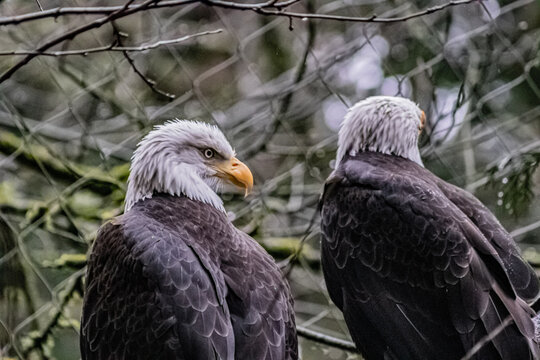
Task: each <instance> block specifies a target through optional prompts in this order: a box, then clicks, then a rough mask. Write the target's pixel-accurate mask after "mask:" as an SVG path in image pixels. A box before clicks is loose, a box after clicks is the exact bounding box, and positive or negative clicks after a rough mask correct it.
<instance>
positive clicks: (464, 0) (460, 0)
mask: <svg viewBox="0 0 540 360" xmlns="http://www.w3.org/2000/svg"><path fill="white" fill-rule="evenodd" d="M480 1H482V0H452V1H449V2H448V3H446V4H442V5H437V6H432V7H430V8H427V9H425V10H423V11H419V12H416V13H413V14H410V15H405V16H399V17H395V18H379V17H377V15H372V16H368V17H358V16H342V15H329V14H314V13H297V12H288V11H282V10H280V9H278V10H267V8H269V6H263V7H258V6H251V5H249V4H238V3H235V2H230V1H221V0H205V1H204V3H205V4H208V5H210V6H220V7H224V8H229V9H237V10H251V11H254V12H256V13H258V14H261V15H267V16H284V17H289V18H299V19H318V20H335V21H351V22H371V23H393V22H401V21H407V20H410V19H414V18H417V17H421V16H424V15H429V14H432V13H434V12H438V11H441V10H444V9H446V8H448V7H451V6H457V5H464V4H470V3H472V2H480ZM274 7H275V5H274Z"/></svg>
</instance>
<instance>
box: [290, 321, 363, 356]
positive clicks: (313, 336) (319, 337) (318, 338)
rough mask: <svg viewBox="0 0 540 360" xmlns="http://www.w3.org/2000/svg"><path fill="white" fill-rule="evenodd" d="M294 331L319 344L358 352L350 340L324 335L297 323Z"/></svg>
mask: <svg viewBox="0 0 540 360" xmlns="http://www.w3.org/2000/svg"><path fill="white" fill-rule="evenodd" d="M296 332H297V333H298V335H300V336H302V337H304V338H306V339H309V340H312V341H315V342H318V343H320V344H324V345H329V346H332V347H335V348H338V349H341V350H345V351H349V352H353V353H358V350H357V349H356V346H355V345H354V343H352V342H350V341H347V340H343V339H338V338H336V337H333V336H330V335H326V334H323V333H320V332H317V331H314V330H311V329H308V328H306V327H303V326H299V325H298V326H296Z"/></svg>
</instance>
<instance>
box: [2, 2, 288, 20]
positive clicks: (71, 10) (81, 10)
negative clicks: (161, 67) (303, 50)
mask: <svg viewBox="0 0 540 360" xmlns="http://www.w3.org/2000/svg"><path fill="white" fill-rule="evenodd" d="M298 1H299V0H287V1H281V2H277V1H267V2H264V3H258V4H249V5H247V4H236V5H237V8H239V9H245V10H247V9H248V7H249V9H253V8H274V9H282V8H284V7H287V6H290V5H292V4H294V3H296V2H298ZM197 2H198V0H170V1H160V2H156V3H154V4H151V5H150V6H148V7H145V8H147V9H161V8H167V7H175V6H182V5H187V4H192V3H197ZM142 5H143V4H141V5H130V6H129V7H128V9H129V10H133V9H137V8H140V7H141V6H142ZM122 8H123V6H92V7H58V8H54V9H49V10H45V11H40V12H33V13H28V14H21V15H15V16H5V17H0V26H3V25H17V24H20V23H23V22H28V21H34V20H40V19H45V18H58V17H61V16H66V15H109V14H112V13H113V12H115V11H118V10H121V9H122Z"/></svg>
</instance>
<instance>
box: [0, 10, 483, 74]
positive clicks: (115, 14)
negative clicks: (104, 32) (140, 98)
mask: <svg viewBox="0 0 540 360" xmlns="http://www.w3.org/2000/svg"><path fill="white" fill-rule="evenodd" d="M298 1H299V0H284V1H281V2H278V1H275V0H269V1H266V2H263V3H257V4H244V3H236V2H228V1H221V0H203V1H201V3H202V4H205V5H207V6H217V7H222V8H228V9H234V10H248V11H253V12H256V13H257V14H261V15H265V16H284V17H288V18H289V19H292V18H301V19H321V20H335V21H352V22H372V23H391V22H400V21H407V20H409V19H413V18H417V17H421V16H424V15H428V14H431V13H434V12H437V11H440V10H443V9H445V8H447V7H451V6H457V5H463V4H469V3H472V2H477V1H482V0H452V1H450V2H448V3H446V4H442V5H438V6H433V7H430V8H428V9H426V10H423V11H419V12H416V13H413V14H410V15H405V16H401V17H396V18H379V17H377V15H372V16H370V17H353V16H341V15H328V14H315V13H296V12H287V11H284V10H283V9H284V8H286V7H287V6H290V5H292V4H294V3H296V2H298ZM133 2H134V0H129V1H128V2H126V4H124V5H123V6H110V7H88V8H56V9H52V10H48V11H42V12H38V13H30V14H24V15H18V16H13V17H3V18H0V26H1V25H10V24H11V25H12V24H18V23H21V22H25V21H31V20H36V19H42V18H46V17H54V18H56V17H58V16H60V15H67V14H108V15H107V16H105V17H101V18H98V19H96V20H94V21H92V22H90V23H87V24H85V25H82V26H79V27H77V28H75V29H73V30H70V31H68V32H66V33H64V34H62V35H60V36H57V37H55V38H53V39H52V40H50V41H48V42H46V43H45V44H44V45H41V46H40V47H39V48H37V49H36V51H35V52H32V53H29V54H27V55H26V56H25V57H24V58H23V59H21V60H19V61H18V62H16V63H15V65H13V66H12V67H10V68H8V69H7V70H6V71H5V72H4V73H3V74H2V75H0V83H2V82H4V81H5V80H7V79H9V78H10V77H11V76H12V75H13V74H14V73H15V72H16V71H17V70H19V69H20V68H22V67H23V66H24V65H26V64H27V63H28V62H30V61H31V60H32V59H33V58H35V57H37V56H40V55H41V54H42V53H44V52H45V51H46V50H48V49H50V48H51V47H53V46H55V45H58V44H60V43H62V42H64V41H66V40H72V39H73V38H75V37H76V36H78V35H80V34H82V33H84V32H87V31H89V30H92V29H97V28H99V27H101V26H103V25H104V24H107V23H109V22H112V21H114V20H117V19H120V18H123V17H126V16H129V15H132V14H135V13H137V12H140V11H144V10H151V9H157V8H162V7H173V6H180V5H186V4H190V3H193V2H195V1H193V0H183V1H180V0H176V1H161V2H160V1H159V0H146V1H144V2H143V3H141V4H137V5H133Z"/></svg>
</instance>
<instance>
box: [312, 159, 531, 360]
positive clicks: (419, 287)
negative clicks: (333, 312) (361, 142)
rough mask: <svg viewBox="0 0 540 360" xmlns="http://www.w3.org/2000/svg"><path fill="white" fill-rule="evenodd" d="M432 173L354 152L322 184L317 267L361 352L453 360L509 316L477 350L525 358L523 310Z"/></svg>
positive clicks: (492, 253)
mask: <svg viewBox="0 0 540 360" xmlns="http://www.w3.org/2000/svg"><path fill="white" fill-rule="evenodd" d="M403 162H406V163H403ZM428 174H429V175H428ZM432 177H433V175H431V173H429V172H428V171H427V170H425V169H423V168H421V167H420V166H417V165H416V164H413V163H412V162H410V161H408V160H405V159H402V158H397V157H392V156H387V155H382V154H373V153H367V154H366V153H364V154H361V155H360V156H359V157H358V158H355V159H348V160H346V161H345V162H343V163H342V164H341V167H340V169H338V171H336V173H335V175H334V177H333V179H331V180H330V181H329V183H328V184H327V189H326V190H325V194H324V196H323V204H322V224H321V225H322V232H323V242H322V257H323V259H322V260H323V270H324V274H325V279H326V283H327V287H328V290H329V293H330V295H331V297H332V300H333V301H334V302H335V303H336V304H337V306H338V307H339V308H340V309H342V311H343V312H344V316H345V319H346V321H347V325H348V327H349V329H350V331H351V335H352V337H353V339H354V340H355V342H356V344H357V346H358V347H359V348H360V350H361V351H362V352H363V353H364V354H365V356H366V358H367V359H372V358H373V359H378V358H383V356H386V357H385V358H390V359H394V358H395V359H426V358H428V359H432V358H433V359H435V358H437V359H446V358H448V359H459V358H460V357H461V356H463V355H464V352H465V351H466V350H468V349H470V348H471V347H472V346H473V345H474V344H476V343H477V342H478V341H479V340H480V339H481V338H482V337H483V336H485V335H486V334H488V333H490V332H492V331H494V330H496V329H497V327H498V326H499V325H500V324H501V323H502V322H503V321H504V320H505V319H506V318H508V317H510V318H511V319H512V320H513V321H514V323H515V325H514V324H512V325H509V326H507V327H506V328H504V330H503V331H502V332H501V333H500V334H499V335H498V336H496V337H495V338H494V339H493V341H492V342H491V343H488V344H487V345H486V346H484V347H483V348H482V349H481V350H480V351H479V352H478V356H480V358H493V359H496V358H504V359H529V358H532V356H533V355H532V354H535V353H536V351H537V349H536V348H535V346H534V345H533V344H532V341H531V339H532V337H533V334H534V329H533V325H532V322H531V320H530V316H531V311H530V308H529V307H528V306H527V304H526V303H525V301H523V300H522V299H521V298H519V297H517V296H516V291H515V290H514V284H512V277H511V276H509V274H508V271H507V269H506V268H505V263H504V261H503V260H502V259H501V256H500V255H499V252H498V251H497V250H496V249H495V247H494V244H493V243H492V242H490V240H488V239H487V238H486V237H485V235H484V234H483V232H482V231H480V230H479V229H478V227H477V226H476V225H475V223H474V222H473V221H472V220H471V219H469V218H468V216H467V215H466V214H465V213H464V212H463V211H462V210H460V209H459V207H458V206H456V204H454V203H453V202H452V201H450V200H449V199H448V198H447V197H446V196H445V194H444V193H443V192H442V191H441V190H440V189H439V188H438V186H437V184H436V183H434V182H433V181H432Z"/></svg>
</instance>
